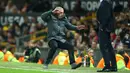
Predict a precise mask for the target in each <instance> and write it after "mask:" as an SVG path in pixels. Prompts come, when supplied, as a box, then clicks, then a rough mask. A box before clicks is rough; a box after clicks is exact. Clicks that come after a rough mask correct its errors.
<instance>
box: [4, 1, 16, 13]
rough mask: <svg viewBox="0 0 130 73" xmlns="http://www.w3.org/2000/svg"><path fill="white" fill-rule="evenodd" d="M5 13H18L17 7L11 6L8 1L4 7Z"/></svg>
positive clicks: (11, 3) (10, 2)
mask: <svg viewBox="0 0 130 73" xmlns="http://www.w3.org/2000/svg"><path fill="white" fill-rule="evenodd" d="M5 13H18V9H17V7H16V6H15V5H14V4H13V2H12V0H9V1H8V3H7V6H6V7H5Z"/></svg>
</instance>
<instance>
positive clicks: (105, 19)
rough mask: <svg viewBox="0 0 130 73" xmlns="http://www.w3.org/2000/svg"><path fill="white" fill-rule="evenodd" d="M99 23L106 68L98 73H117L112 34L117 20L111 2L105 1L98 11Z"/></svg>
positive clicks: (100, 41)
mask: <svg viewBox="0 0 130 73" xmlns="http://www.w3.org/2000/svg"><path fill="white" fill-rule="evenodd" d="M97 20H98V23H99V44H100V50H101V53H102V55H103V59H104V61H105V67H104V68H103V69H102V70H98V71H97V72H116V71H117V65H116V58H115V52H114V49H113V47H112V45H111V40H110V33H111V32H112V31H114V23H115V18H114V16H113V9H112V2H111V0H103V1H102V2H101V4H100V6H99V9H98V11H97Z"/></svg>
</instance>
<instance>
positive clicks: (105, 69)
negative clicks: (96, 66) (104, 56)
mask: <svg viewBox="0 0 130 73" xmlns="http://www.w3.org/2000/svg"><path fill="white" fill-rule="evenodd" d="M97 72H111V69H110V67H104V68H103V69H102V70H97Z"/></svg>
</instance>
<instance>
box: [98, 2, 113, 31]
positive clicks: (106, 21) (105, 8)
mask: <svg viewBox="0 0 130 73" xmlns="http://www.w3.org/2000/svg"><path fill="white" fill-rule="evenodd" d="M97 20H98V23H99V30H103V31H107V32H112V31H114V25H115V18H114V16H113V8H112V4H111V3H109V2H107V1H105V0H103V1H102V2H101V4H100V6H99V9H98V11H97Z"/></svg>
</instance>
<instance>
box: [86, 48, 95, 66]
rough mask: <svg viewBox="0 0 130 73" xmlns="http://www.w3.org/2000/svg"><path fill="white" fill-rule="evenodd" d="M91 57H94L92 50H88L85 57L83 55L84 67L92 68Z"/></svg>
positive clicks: (92, 61)
mask: <svg viewBox="0 0 130 73" xmlns="http://www.w3.org/2000/svg"><path fill="white" fill-rule="evenodd" d="M93 56H94V50H92V49H88V52H87V55H85V59H84V66H85V67H91V68H93V67H94V60H93Z"/></svg>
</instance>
